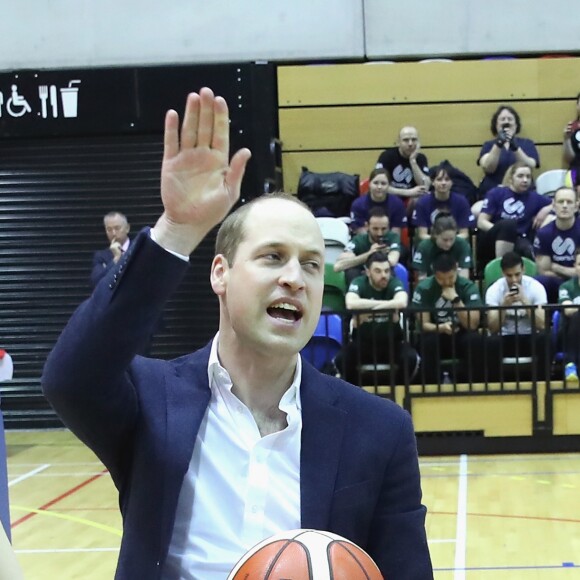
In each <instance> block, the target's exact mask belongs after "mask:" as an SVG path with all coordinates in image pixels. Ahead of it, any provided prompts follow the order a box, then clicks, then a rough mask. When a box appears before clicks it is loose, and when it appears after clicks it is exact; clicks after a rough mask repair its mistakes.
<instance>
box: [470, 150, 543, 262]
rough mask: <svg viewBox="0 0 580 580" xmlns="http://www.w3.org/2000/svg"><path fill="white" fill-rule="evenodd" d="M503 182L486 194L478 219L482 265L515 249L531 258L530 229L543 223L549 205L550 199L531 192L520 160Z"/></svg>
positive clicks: (528, 172)
mask: <svg viewBox="0 0 580 580" xmlns="http://www.w3.org/2000/svg"><path fill="white" fill-rule="evenodd" d="M505 183H506V184H507V185H506V186H500V187H494V188H493V189H491V190H490V191H488V192H487V195H486V196H485V199H484V200H483V204H482V208H481V213H480V214H479V217H478V218H477V227H478V229H479V234H478V243H477V247H478V252H477V255H478V258H479V261H480V263H481V264H485V263H486V262H489V261H490V260H492V259H493V258H496V257H497V258H499V257H502V256H503V255H504V254H506V253H507V252H511V251H514V250H515V251H516V252H518V253H519V254H520V255H522V256H526V257H528V258H532V259H533V249H532V242H531V235H532V230H533V229H534V228H537V227H538V226H539V225H540V224H541V223H542V221H543V220H544V218H545V217H546V215H547V214H548V213H549V211H550V208H551V205H552V201H551V199H550V198H549V197H546V196H543V195H540V194H539V193H537V192H536V190H535V189H533V181H532V170H531V169H530V168H529V167H528V166H527V165H526V164H525V163H523V162H521V161H520V162H518V163H514V164H513V165H512V166H511V167H510V168H509V169H508V170H507V172H506V177H505Z"/></svg>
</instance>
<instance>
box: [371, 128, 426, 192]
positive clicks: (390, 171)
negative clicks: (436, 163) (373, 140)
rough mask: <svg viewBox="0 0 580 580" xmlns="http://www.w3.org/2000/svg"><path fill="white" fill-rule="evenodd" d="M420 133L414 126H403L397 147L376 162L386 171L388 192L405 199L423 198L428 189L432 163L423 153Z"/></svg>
mask: <svg viewBox="0 0 580 580" xmlns="http://www.w3.org/2000/svg"><path fill="white" fill-rule="evenodd" d="M420 149H421V144H420V143H419V132H418V131H417V129H415V127H403V128H402V129H401V130H400V131H399V139H398V140H397V147H390V148H389V149H385V150H384V151H383V152H382V153H381V154H380V155H379V159H378V161H377V165H376V166H377V167H382V168H384V169H386V170H387V175H388V178H389V187H388V192H389V193H393V194H395V195H398V196H400V197H402V198H404V199H405V203H407V202H408V201H409V199H410V198H416V197H421V196H422V195H424V194H426V193H427V192H428V191H429V187H430V185H431V181H430V179H429V163H428V162H427V157H425V155H423V153H420V152H419V151H420Z"/></svg>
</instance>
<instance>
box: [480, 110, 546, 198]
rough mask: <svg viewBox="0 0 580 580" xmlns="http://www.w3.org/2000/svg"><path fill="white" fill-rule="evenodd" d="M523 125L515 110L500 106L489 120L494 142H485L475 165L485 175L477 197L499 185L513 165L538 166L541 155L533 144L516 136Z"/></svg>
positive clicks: (531, 167) (532, 167)
mask: <svg viewBox="0 0 580 580" xmlns="http://www.w3.org/2000/svg"><path fill="white" fill-rule="evenodd" d="M521 130H522V122H521V120H520V116H519V115H518V113H517V112H516V110H515V109H514V108H512V107H509V106H507V105H500V106H499V107H498V109H497V111H496V112H495V113H494V114H493V117H492V118H491V133H492V135H493V137H494V138H493V139H492V140H491V141H486V142H485V143H484V144H483V145H482V147H481V151H480V153H479V159H478V160H477V163H478V164H479V165H480V166H481V168H482V169H483V171H484V172H485V176H484V178H483V179H482V181H481V183H480V185H479V192H480V196H483V195H484V194H486V193H487V192H488V191H489V190H490V189H492V188H493V187H497V186H498V185H501V183H502V182H503V179H504V176H505V174H506V172H507V170H508V169H509V167H511V166H512V165H513V164H514V163H523V164H524V165H525V166H526V167H529V168H530V169H534V168H537V167H540V155H539V154H538V151H537V149H536V146H535V144H534V142H533V141H531V140H530V139H524V138H523V137H518V135H519V133H520V131H521Z"/></svg>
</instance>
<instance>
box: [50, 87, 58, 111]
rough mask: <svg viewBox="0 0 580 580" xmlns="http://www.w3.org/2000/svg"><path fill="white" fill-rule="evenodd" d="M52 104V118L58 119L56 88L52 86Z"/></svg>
mask: <svg viewBox="0 0 580 580" xmlns="http://www.w3.org/2000/svg"><path fill="white" fill-rule="evenodd" d="M50 104H51V105H52V116H53V117H54V118H55V119H56V118H57V117H58V101H57V100H56V86H55V85H50Z"/></svg>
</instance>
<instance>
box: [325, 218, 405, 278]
mask: <svg viewBox="0 0 580 580" xmlns="http://www.w3.org/2000/svg"><path fill="white" fill-rule="evenodd" d="M375 252H384V253H386V254H387V255H388V258H389V264H390V265H391V266H392V267H394V266H395V265H396V264H397V263H398V262H399V259H400V257H401V239H400V237H399V234H396V233H395V232H392V231H390V229H389V217H388V216H387V214H386V213H385V210H384V209H383V208H381V207H373V208H372V209H371V211H370V213H369V221H368V230H367V232H365V233H363V234H357V235H356V236H354V237H353V238H352V240H351V241H350V242H349V243H348V244H347V246H346V248H345V249H344V252H342V254H340V256H338V258H337V260H336V263H335V264H334V271H335V272H345V276H346V282H347V284H350V283H351V282H352V281H353V280H354V279H355V278H356V277H357V276H361V275H362V274H363V273H364V265H365V263H366V261H367V259H368V258H369V256H370V255H371V254H374V253H375Z"/></svg>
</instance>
